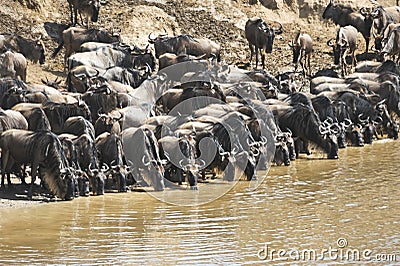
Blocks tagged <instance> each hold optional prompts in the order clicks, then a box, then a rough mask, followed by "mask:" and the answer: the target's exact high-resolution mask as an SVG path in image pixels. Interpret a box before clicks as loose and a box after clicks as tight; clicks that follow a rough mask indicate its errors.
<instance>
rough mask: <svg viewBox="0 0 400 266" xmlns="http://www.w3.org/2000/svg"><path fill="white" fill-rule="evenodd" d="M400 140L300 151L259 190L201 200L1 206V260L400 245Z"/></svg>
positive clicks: (169, 257)
mask: <svg viewBox="0 0 400 266" xmlns="http://www.w3.org/2000/svg"><path fill="white" fill-rule="evenodd" d="M399 148H400V143H399V142H390V143H375V144H374V145H372V146H366V147H364V148H348V149H345V150H343V151H342V153H341V154H340V159H339V160H299V161H296V162H295V163H294V164H293V165H292V166H291V167H289V168H287V167H276V168H273V169H272V170H271V171H270V173H269V174H268V177H267V178H266V180H265V182H264V183H262V185H261V186H260V187H259V188H258V189H256V190H254V191H251V190H248V183H247V182H239V184H238V185H237V186H236V187H235V188H234V189H233V190H232V191H230V192H229V193H228V194H226V195H224V196H223V197H221V198H220V199H218V200H216V201H213V202H211V203H209V204H207V205H201V206H195V207H181V206H174V205H170V204H166V203H163V202H160V201H158V200H156V199H154V198H153V197H151V196H149V195H147V194H146V193H127V194H107V195H105V196H99V197H90V198H79V199H76V200H73V201H71V202H58V203H49V204H44V205H40V206H36V207H29V208H23V209H16V210H14V209H4V210H0V232H1V234H0V262H1V263H4V264H10V263H17V262H19V263H24V264H47V263H48V264H80V265H81V264H111V263H118V264H159V265H169V264H183V265H188V264H195V265H202V264H210V263H215V264H224V263H225V264H227V263H229V264H230V265H231V264H232V265H235V264H237V265H243V264H246V263H249V264H251V263H259V262H260V260H259V259H258V258H257V251H258V250H259V249H260V248H262V247H263V246H264V244H265V243H268V245H269V246H271V247H272V248H276V249H281V248H285V249H305V248H313V249H322V248H327V247H328V246H329V245H332V246H334V245H335V244H336V240H337V239H338V238H339V237H345V238H346V239H347V240H348V244H349V247H352V248H358V249H367V248H368V249H372V250H373V251H374V252H396V251H398V250H399V247H400V244H399V240H398V239H399V235H398V228H399V220H400V219H399V214H398V213H399V205H400V194H399V193H398V188H399V174H398V171H399V167H397V165H398V164H397V159H396V158H399V157H398V156H399V152H398V151H399ZM178 192H179V191H178ZM191 192H192V191H185V193H186V194H188V193H191ZM186 194H185V195H184V196H183V194H182V195H181V197H182V200H184V199H185V196H187V195H186ZM176 196H177V197H180V194H179V193H177V194H176ZM282 263H283V264H284V262H282ZM324 263H325V262H324ZM327 263H329V261H328V262H327ZM332 263H333V262H332Z"/></svg>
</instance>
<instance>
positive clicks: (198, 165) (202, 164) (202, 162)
mask: <svg viewBox="0 0 400 266" xmlns="http://www.w3.org/2000/svg"><path fill="white" fill-rule="evenodd" d="M198 160H199V161H200V163H201V164H195V166H196V167H197V168H202V167H204V166H205V165H206V162H205V161H204V160H202V159H198Z"/></svg>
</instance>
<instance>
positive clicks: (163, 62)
mask: <svg viewBox="0 0 400 266" xmlns="http://www.w3.org/2000/svg"><path fill="white" fill-rule="evenodd" d="M203 57H204V55H201V56H199V57H194V56H190V55H188V54H179V55H176V54H173V53H164V54H162V55H160V58H159V59H158V70H161V69H163V68H166V67H168V66H172V65H175V64H178V63H182V62H187V61H193V60H199V59H202V58H203Z"/></svg>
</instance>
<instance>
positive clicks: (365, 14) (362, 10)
mask: <svg viewBox="0 0 400 266" xmlns="http://www.w3.org/2000/svg"><path fill="white" fill-rule="evenodd" d="M360 13H361V15H363V16H364V17H366V16H368V15H369V12H368V10H367V9H366V8H365V6H364V7H362V8H360Z"/></svg>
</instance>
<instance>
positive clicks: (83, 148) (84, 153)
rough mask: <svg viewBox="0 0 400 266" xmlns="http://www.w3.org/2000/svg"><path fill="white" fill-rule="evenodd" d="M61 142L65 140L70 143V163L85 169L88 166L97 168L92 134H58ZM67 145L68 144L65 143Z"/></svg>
mask: <svg viewBox="0 0 400 266" xmlns="http://www.w3.org/2000/svg"><path fill="white" fill-rule="evenodd" d="M59 139H60V141H61V142H64V140H65V141H67V142H70V143H71V144H72V146H71V147H70V148H72V150H70V151H69V155H70V158H68V159H69V160H70V162H71V165H73V164H74V165H75V166H76V167H77V168H78V169H81V170H84V171H87V170H88V169H89V167H94V168H98V165H99V163H98V159H97V152H96V147H95V143H94V139H93V138H92V136H90V135H88V134H82V135H80V136H76V135H73V134H67V133H64V134H61V135H59ZM67 146H68V145H67Z"/></svg>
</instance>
